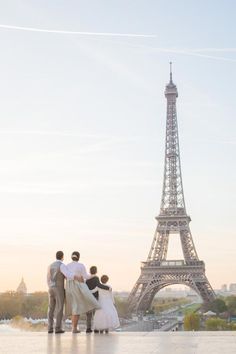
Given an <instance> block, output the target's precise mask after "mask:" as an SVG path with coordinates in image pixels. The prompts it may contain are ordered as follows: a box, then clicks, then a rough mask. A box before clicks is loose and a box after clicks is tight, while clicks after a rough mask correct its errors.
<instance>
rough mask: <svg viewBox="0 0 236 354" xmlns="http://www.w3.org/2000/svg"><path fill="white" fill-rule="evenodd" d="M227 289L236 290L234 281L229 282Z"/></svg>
mask: <svg viewBox="0 0 236 354" xmlns="http://www.w3.org/2000/svg"><path fill="white" fill-rule="evenodd" d="M229 291H232V292H236V283H232V284H229Z"/></svg>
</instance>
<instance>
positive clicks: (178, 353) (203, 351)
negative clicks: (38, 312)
mask: <svg viewBox="0 0 236 354" xmlns="http://www.w3.org/2000/svg"><path fill="white" fill-rule="evenodd" d="M0 353H1V354H75V353H76V354H235V353H236V333H235V332H139V333H137V332H135V333H131V332H126V333H122V332H121V333H117V332H116V333H110V334H109V335H105V334H103V335H94V334H91V335H86V334H85V333H80V334H74V335H72V334H71V333H65V334H62V335H55V334H54V335H48V334H47V333H44V332H41V333H38V332H20V331H19V332H17V331H16V332H12V333H7V332H6V333H0Z"/></svg>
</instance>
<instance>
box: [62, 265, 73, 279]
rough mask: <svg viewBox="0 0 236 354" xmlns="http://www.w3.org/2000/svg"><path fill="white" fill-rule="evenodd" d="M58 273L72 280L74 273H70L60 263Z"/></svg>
mask: <svg viewBox="0 0 236 354" xmlns="http://www.w3.org/2000/svg"><path fill="white" fill-rule="evenodd" d="M60 271H61V272H62V274H63V275H64V276H65V277H66V279H70V280H71V279H74V276H75V275H74V273H73V272H71V271H70V270H69V269H68V267H67V266H66V265H65V264H64V263H62V262H61V265H60Z"/></svg>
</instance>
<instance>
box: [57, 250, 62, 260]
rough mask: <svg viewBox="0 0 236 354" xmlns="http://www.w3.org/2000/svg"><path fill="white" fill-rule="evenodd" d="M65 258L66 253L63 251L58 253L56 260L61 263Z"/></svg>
mask: <svg viewBox="0 0 236 354" xmlns="http://www.w3.org/2000/svg"><path fill="white" fill-rule="evenodd" d="M63 257H64V253H63V252H62V251H57V253H56V259H57V260H58V261H61V260H62V258H63Z"/></svg>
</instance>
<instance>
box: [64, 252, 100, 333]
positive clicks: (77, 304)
mask: <svg viewBox="0 0 236 354" xmlns="http://www.w3.org/2000/svg"><path fill="white" fill-rule="evenodd" d="M71 258H72V262H71V263H69V264H67V269H68V270H69V271H70V272H71V273H72V274H74V276H77V277H79V278H81V277H82V279H83V280H86V279H88V278H89V277H90V275H89V274H88V273H87V271H86V268H85V266H84V265H83V264H82V263H80V262H79V259H80V254H79V252H77V251H75V252H73V253H72V255H71ZM99 308H100V306H99V304H98V302H97V300H96V299H95V297H94V296H93V294H92V293H91V291H90V290H89V288H88V286H87V284H85V283H84V282H79V281H77V280H70V279H67V281H66V314H67V315H68V316H70V315H72V332H73V333H79V332H80V331H79V330H78V329H77V325H78V321H79V315H81V314H83V313H86V312H88V311H91V310H94V309H99Z"/></svg>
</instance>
